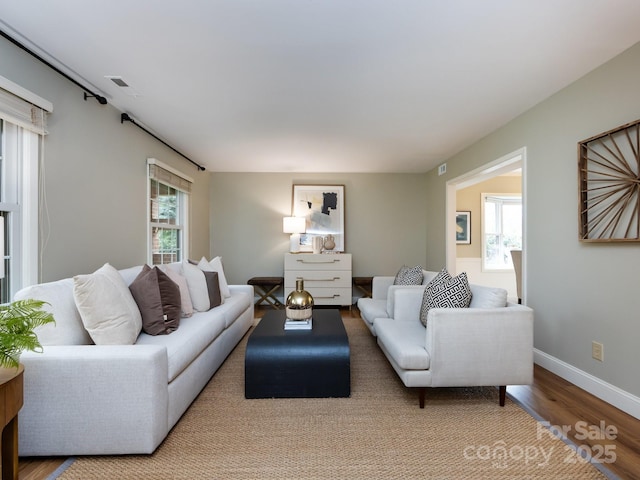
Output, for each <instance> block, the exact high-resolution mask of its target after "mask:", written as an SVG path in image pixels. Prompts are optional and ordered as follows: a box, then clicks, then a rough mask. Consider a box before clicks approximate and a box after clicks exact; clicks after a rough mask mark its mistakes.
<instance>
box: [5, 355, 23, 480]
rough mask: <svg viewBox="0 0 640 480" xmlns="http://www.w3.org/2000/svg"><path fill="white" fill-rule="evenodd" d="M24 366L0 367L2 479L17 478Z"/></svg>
mask: <svg viewBox="0 0 640 480" xmlns="http://www.w3.org/2000/svg"><path fill="white" fill-rule="evenodd" d="M23 373H24V366H23V365H22V364H20V366H19V367H18V368H17V369H16V368H11V369H0V420H2V443H1V446H0V452H1V455H2V480H9V479H11V480H18V411H19V410H20V409H21V408H22V401H23V397H22V394H23V388H24V383H23V377H22V375H23Z"/></svg>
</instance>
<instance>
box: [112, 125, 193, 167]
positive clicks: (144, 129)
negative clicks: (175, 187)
mask: <svg viewBox="0 0 640 480" xmlns="http://www.w3.org/2000/svg"><path fill="white" fill-rule="evenodd" d="M124 122H131V123H133V124H134V125H135V126H136V127H138V128H139V129H140V130H142V131H143V132H145V133H147V134H149V135H151V136H152V137H153V138H155V139H156V140H157V141H159V142H160V143H162V144H163V145H164V146H166V147H169V148H170V149H171V150H173V151H174V152H176V153H177V154H178V155H180V156H181V157H184V158H185V159H187V160H188V161H190V162H191V163H193V164H194V165H195V166H196V167H198V170H199V171H201V172H204V171H205V168H204V167H203V166H202V165H200V164H198V163H196V162H194V161H193V160H191V159H190V158H189V157H187V156H186V155H185V154H184V153H182V152H179V151H178V150H176V149H175V148H173V147H172V146H171V145H169V144H168V143H167V142H165V141H164V140H162V139H161V138H160V137H158V136H157V135H155V134H153V133H152V132H150V131H149V130H147V129H146V128H144V127H143V126H142V125H140V124H139V123H136V121H135V120H134V119H133V118H131V117H130V116H129V114H128V113H123V114H121V115H120V123H124Z"/></svg>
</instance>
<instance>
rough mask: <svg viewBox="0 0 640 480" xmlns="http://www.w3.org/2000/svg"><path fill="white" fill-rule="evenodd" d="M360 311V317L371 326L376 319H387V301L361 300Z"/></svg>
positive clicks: (359, 303) (359, 300) (359, 301)
mask: <svg viewBox="0 0 640 480" xmlns="http://www.w3.org/2000/svg"><path fill="white" fill-rule="evenodd" d="M358 309H359V310H360V316H361V317H362V318H363V319H364V320H365V321H366V322H367V323H368V324H370V325H373V321H374V320H375V319H376V318H379V317H382V318H387V317H388V316H389V314H388V313H387V300H386V299H384V298H383V299H379V300H378V299H374V298H359V299H358Z"/></svg>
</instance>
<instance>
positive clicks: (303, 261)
mask: <svg viewBox="0 0 640 480" xmlns="http://www.w3.org/2000/svg"><path fill="white" fill-rule="evenodd" d="M339 261H340V259H339V258H332V259H331V260H328V261H326V262H324V261H320V262H307V261H306V260H305V259H303V258H299V259H297V260H296V262H300V263H307V264H314V263H318V264H320V263H336V262H339Z"/></svg>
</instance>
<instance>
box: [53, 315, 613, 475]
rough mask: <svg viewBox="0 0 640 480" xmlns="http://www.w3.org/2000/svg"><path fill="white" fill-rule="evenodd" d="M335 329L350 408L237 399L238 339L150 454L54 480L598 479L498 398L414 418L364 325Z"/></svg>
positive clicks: (88, 463) (442, 406) (436, 408)
mask: <svg viewBox="0 0 640 480" xmlns="http://www.w3.org/2000/svg"><path fill="white" fill-rule="evenodd" d="M344 323H345V326H346V328H347V332H348V335H349V342H350V345H351V355H352V359H351V375H352V379H351V397H350V398H340V399H334V398H328V399H258V400H247V399H245V398H244V351H245V345H246V340H247V337H246V336H245V338H244V339H243V340H242V342H241V343H240V344H239V345H238V347H237V348H236V349H235V350H234V351H233V352H232V354H231V355H230V357H229V358H228V359H227V361H226V362H225V363H224V365H223V366H222V367H221V368H220V370H218V372H217V373H216V374H215V375H214V377H213V378H212V380H211V381H210V382H209V384H208V385H207V386H206V387H205V389H204V390H203V391H202V393H201V394H200V396H199V397H198V398H197V399H196V401H195V402H194V403H193V404H192V405H191V407H190V408H189V409H188V411H187V412H186V413H185V414H184V416H183V418H182V419H181V420H180V421H179V422H178V424H177V425H176V426H175V427H174V429H173V430H172V431H171V433H170V434H169V435H168V437H167V438H166V439H165V441H164V442H163V443H162V444H161V445H160V447H159V448H158V449H157V450H156V452H155V453H154V454H152V455H132V456H109V457H79V458H77V459H76V461H75V462H74V463H72V465H71V466H70V467H69V468H68V469H67V470H66V471H65V472H63V473H62V474H61V476H59V477H58V478H60V479H64V480H74V479H78V480H90V479H129V478H130V479H225V480H226V479H278V480H281V479H300V480H304V479H353V480H359V479H362V480H372V479H427V478H429V479H430V478H437V479H463V478H475V479H480V478H492V479H513V478H519V479H525V478H536V479H592V478H606V477H605V476H604V475H602V473H600V472H599V471H598V470H597V469H596V468H595V467H594V466H593V465H591V464H589V463H585V461H584V460H582V459H580V458H577V457H576V456H575V455H574V454H573V453H572V450H571V449H570V448H569V447H567V446H566V445H565V443H563V442H562V441H561V440H559V439H557V438H555V437H554V436H553V435H551V434H550V433H549V432H548V431H547V430H546V429H545V428H544V427H542V426H539V425H538V422H536V420H534V419H533V418H532V417H531V416H530V415H529V414H528V413H526V412H525V411H524V410H522V409H521V408H520V407H519V406H518V405H516V404H514V403H513V402H512V401H511V400H510V399H509V398H507V404H506V406H505V407H503V408H500V406H499V405H498V392H497V389H496V388H446V389H445V388H442V389H429V390H427V398H426V405H425V408H424V409H423V410H422V409H420V408H419V407H418V398H417V393H416V392H415V391H413V390H409V389H407V388H405V387H404V385H403V384H402V383H401V382H400V381H399V380H398V378H397V376H396V374H395V372H394V371H393V370H392V369H391V367H390V366H389V364H388V362H387V361H386V358H385V357H384V355H383V354H382V352H381V351H380V350H379V348H378V346H377V344H376V341H375V338H374V337H372V336H371V334H370V333H369V331H368V330H367V328H366V327H365V326H364V325H363V323H362V320H361V319H359V318H353V317H350V316H345V318H344ZM309 375H313V372H309Z"/></svg>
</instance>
